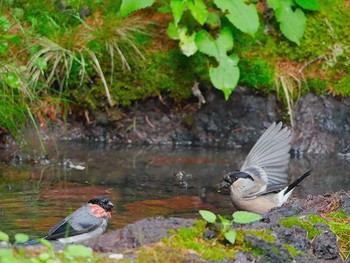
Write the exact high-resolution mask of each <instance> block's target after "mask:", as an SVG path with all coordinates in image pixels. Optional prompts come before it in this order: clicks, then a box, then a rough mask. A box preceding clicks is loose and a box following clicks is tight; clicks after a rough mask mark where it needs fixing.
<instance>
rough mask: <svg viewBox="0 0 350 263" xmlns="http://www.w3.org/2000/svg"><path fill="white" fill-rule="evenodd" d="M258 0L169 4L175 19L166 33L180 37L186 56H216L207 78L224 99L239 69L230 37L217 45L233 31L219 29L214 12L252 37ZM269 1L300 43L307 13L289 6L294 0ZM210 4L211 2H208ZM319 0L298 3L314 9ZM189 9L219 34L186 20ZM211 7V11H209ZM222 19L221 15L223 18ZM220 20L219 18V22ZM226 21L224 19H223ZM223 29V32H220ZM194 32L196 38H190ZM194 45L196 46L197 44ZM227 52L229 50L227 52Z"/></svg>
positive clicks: (290, 36) (289, 33)
mask: <svg viewBox="0 0 350 263" xmlns="http://www.w3.org/2000/svg"><path fill="white" fill-rule="evenodd" d="M257 2H258V1H250V3H247V2H246V1H244V0H235V1H230V0H214V1H213V3H214V4H215V6H216V8H217V9H215V6H212V5H211V6H210V7H211V8H210V9H208V8H206V6H205V3H204V2H203V1H202V0H201V1H199V0H197V1H194V0H184V1H181V0H171V1H170V7H171V12H172V15H173V17H174V21H173V22H171V23H170V24H169V27H168V30H167V33H168V35H169V36H170V37H171V38H172V39H178V40H179V46H180V48H181V50H182V52H183V53H184V54H185V55H186V56H191V55H193V54H195V52H196V51H197V48H198V51H200V52H203V53H204V54H207V55H208V56H213V57H215V58H216V61H217V64H218V65H217V66H212V65H210V66H209V77H210V81H211V82H212V84H213V85H214V87H215V88H217V89H219V90H221V91H222V92H223V93H224V95H225V99H226V100H227V99H228V98H229V96H230V94H231V93H232V92H233V90H234V88H235V87H236V85H237V83H238V80H239V77H240V71H239V68H238V66H237V63H238V61H239V59H238V56H237V54H233V53H232V49H233V40H232V41H231V40H230V42H231V43H232V45H229V46H228V48H225V47H224V48H223V47H222V46H220V45H219V43H216V42H219V41H220V38H221V37H222V35H223V34H224V35H225V37H226V36H228V35H230V36H229V38H230V39H232V34H231V33H229V34H228V33H227V32H226V31H227V28H225V27H223V28H222V29H221V30H220V29H219V30H217V28H218V27H219V26H220V25H221V21H220V20H219V19H218V15H217V13H219V12H221V13H222V14H224V17H225V18H227V19H228V21H229V22H230V27H232V26H233V27H234V28H237V29H239V30H241V31H242V32H244V33H246V34H248V35H250V36H251V37H255V35H256V33H257V32H258V29H259V25H260V23H259V15H258V12H257V8H256V6H255V4H256V3H257ZM268 4H269V6H270V7H271V8H273V9H274V10H275V14H276V17H277V21H278V22H279V23H280V29H281V31H282V33H283V34H284V35H285V36H286V37H287V38H288V39H289V40H290V41H293V42H294V43H297V44H298V45H299V44H300V39H301V38H302V36H303V34H304V30H305V26H306V17H305V15H304V12H303V11H302V10H301V9H300V8H297V9H296V10H294V9H292V6H294V5H295V3H294V0H269V1H268ZM208 5H210V3H208ZM317 5H318V1H317V0H309V1H307V3H305V4H300V6H301V7H302V8H305V9H307V10H317ZM187 9H188V10H189V11H190V14H191V15H192V18H193V19H194V21H195V22H198V23H199V25H200V26H203V25H204V23H206V24H207V25H208V26H209V27H210V28H211V29H215V30H216V32H215V33H217V32H219V33H218V37H217V38H216V40H215V38H214V37H213V36H212V34H211V33H212V32H208V31H207V28H205V29H204V28H199V29H198V27H197V26H195V25H194V23H193V22H192V21H190V20H189V17H188V15H187V14H186V10H187ZM208 10H210V11H208ZM223 20H224V19H223ZM219 21H220V22H219ZM226 24H227V23H226ZM223 32H224V33H223ZM194 36H195V42H193V39H194ZM195 45H196V46H197V47H196V46H195ZM227 52H230V53H231V54H230V55H228V54H227Z"/></svg>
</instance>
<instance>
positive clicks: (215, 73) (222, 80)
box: [209, 57, 239, 100]
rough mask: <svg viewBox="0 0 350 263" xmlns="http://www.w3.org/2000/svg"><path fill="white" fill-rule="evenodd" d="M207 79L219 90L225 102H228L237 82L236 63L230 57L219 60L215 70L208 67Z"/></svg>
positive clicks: (237, 71)
mask: <svg viewBox="0 0 350 263" xmlns="http://www.w3.org/2000/svg"><path fill="white" fill-rule="evenodd" d="M209 77H210V80H211V82H212V83H213V85H214V87H215V88H217V89H219V90H221V91H222V92H223V93H224V96H225V100H228V98H229V97H230V95H231V93H232V92H233V91H234V89H235V87H236V86H237V83H238V80H239V68H238V67H237V61H236V60H235V59H232V58H230V57H227V59H221V60H220V64H219V66H218V67H217V68H214V67H210V69H209Z"/></svg>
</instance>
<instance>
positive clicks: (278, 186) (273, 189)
mask: <svg viewBox="0 0 350 263" xmlns="http://www.w3.org/2000/svg"><path fill="white" fill-rule="evenodd" d="M285 187H286V185H285V184H275V185H272V186H268V187H267V188H266V189H265V190H264V191H259V192H251V193H249V194H246V195H244V196H243V198H245V199H251V198H253V197H257V196H260V195H266V194H269V193H272V192H279V191H281V190H282V189H283V188H285Z"/></svg>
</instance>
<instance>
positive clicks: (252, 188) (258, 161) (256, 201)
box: [224, 122, 311, 214]
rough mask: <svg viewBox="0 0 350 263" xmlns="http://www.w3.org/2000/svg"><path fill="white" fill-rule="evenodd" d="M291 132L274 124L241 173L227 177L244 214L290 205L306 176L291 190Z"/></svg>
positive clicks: (249, 157) (233, 201) (294, 184)
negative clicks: (293, 192) (291, 198)
mask: <svg viewBox="0 0 350 263" xmlns="http://www.w3.org/2000/svg"><path fill="white" fill-rule="evenodd" d="M291 140H292V136H291V131H290V130H289V129H288V128H284V129H282V123H281V122H280V123H278V124H276V123H273V124H272V125H271V126H270V127H269V128H268V129H267V130H266V131H265V132H264V133H263V135H261V137H260V138H259V140H258V141H257V142H256V143H255V145H254V146H253V148H252V149H251V150H250V152H249V154H248V156H247V157H246V159H245V161H244V163H243V165H242V167H241V169H240V170H239V171H234V172H230V173H228V174H227V175H225V176H224V181H225V182H227V183H229V184H230V194H231V199H232V203H233V204H234V206H236V207H237V208H238V209H240V210H245V211H250V212H254V213H258V214H264V213H266V212H268V211H269V210H271V209H272V208H274V207H278V206H281V205H282V204H283V203H284V202H286V201H287V199H288V198H289V196H290V195H291V193H292V191H293V189H294V187H295V186H297V185H298V184H299V183H300V182H301V181H302V180H304V179H305V178H306V177H307V176H309V175H310V173H311V171H308V172H306V173H305V174H303V175H302V176H301V177H299V178H298V179H297V180H295V181H294V182H293V183H292V184H290V185H289V186H287V182H288V180H287V177H288V176H287V173H286V170H287V168H288V163H289V158H290V155H289V150H290V148H291V146H290V142H291Z"/></svg>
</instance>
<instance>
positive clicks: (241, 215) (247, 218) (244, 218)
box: [232, 211, 262, 224]
mask: <svg viewBox="0 0 350 263" xmlns="http://www.w3.org/2000/svg"><path fill="white" fill-rule="evenodd" d="M232 217H233V221H234V222H235V223H239V224H249V223H252V222H255V221H258V220H261V219H262V216H261V215H259V214H255V213H251V212H247V211H237V212H234V213H233V214H232Z"/></svg>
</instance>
